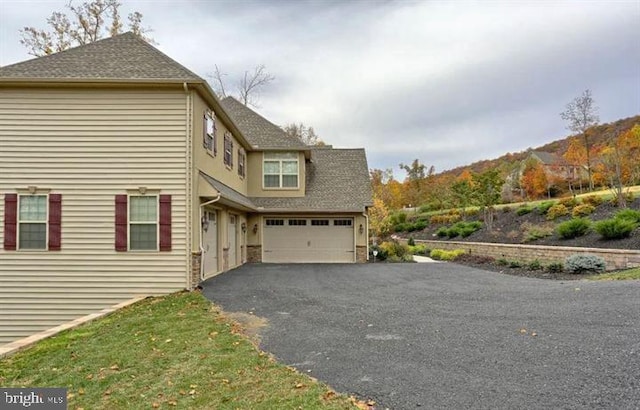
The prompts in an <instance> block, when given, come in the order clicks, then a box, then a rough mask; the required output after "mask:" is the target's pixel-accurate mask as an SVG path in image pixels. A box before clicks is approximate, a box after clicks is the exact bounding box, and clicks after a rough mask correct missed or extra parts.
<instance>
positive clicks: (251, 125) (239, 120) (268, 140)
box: [221, 97, 307, 150]
mask: <svg viewBox="0 0 640 410" xmlns="http://www.w3.org/2000/svg"><path fill="white" fill-rule="evenodd" d="M221 103H222V106H223V107H224V109H225V111H226V112H227V113H228V114H229V116H230V117H231V119H232V120H233V122H235V123H236V124H237V125H238V128H240V131H241V132H242V134H244V136H245V137H246V138H247V141H248V142H249V144H251V145H253V146H254V148H258V149H296V150H304V149H307V146H306V145H305V144H303V143H302V141H299V140H297V139H295V138H291V137H289V136H287V134H286V133H285V132H284V130H283V129H282V128H280V127H278V126H277V125H275V124H273V123H272V122H269V120H267V119H266V118H264V117H262V116H261V115H260V114H258V113H257V112H255V111H253V110H252V109H250V108H248V107H247V106H245V105H244V104H242V103H241V102H240V101H238V100H236V99H235V98H233V97H226V98H224V99H222V101H221Z"/></svg>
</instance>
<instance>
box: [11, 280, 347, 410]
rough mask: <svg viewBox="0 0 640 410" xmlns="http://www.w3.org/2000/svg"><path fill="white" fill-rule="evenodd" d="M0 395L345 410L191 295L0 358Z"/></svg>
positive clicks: (98, 404)
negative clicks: (45, 393)
mask: <svg viewBox="0 0 640 410" xmlns="http://www.w3.org/2000/svg"><path fill="white" fill-rule="evenodd" d="M0 386H3V387H66V388H67V389H68V403H69V406H68V408H69V409H80V408H84V409H141V408H146V409H152V408H188V409H198V408H201V409H232V408H233V409H236V408H241V409H275V408H287V409H297V408H304V409H353V408H357V407H356V403H355V401H354V400H353V399H350V398H347V397H345V396H342V395H338V394H336V393H334V392H333V391H331V390H330V389H329V388H328V387H326V386H324V385H322V384H320V383H318V382H316V381H314V380H313V379H311V378H309V377H307V376H306V375H303V374H300V373H297V372H296V371H294V370H293V369H291V368H288V367H286V366H283V365H281V364H278V363H276V362H275V361H274V360H273V359H272V358H271V357H270V356H269V355H267V354H265V353H263V352H260V351H258V350H257V349H256V347H255V346H254V345H253V344H252V343H251V342H250V341H249V340H248V339H247V338H246V337H244V336H243V335H242V334H241V329H240V328H239V325H237V324H236V323H235V322H231V321H230V320H228V319H225V318H224V317H223V316H222V315H221V313H220V312H219V310H218V308H217V307H216V306H215V305H212V304H211V303H210V302H208V301H207V300H206V299H205V298H204V297H203V296H202V295H201V294H200V293H198V292H194V293H187V292H183V293H176V294H172V295H169V296H165V297H161V298H153V299H146V300H144V301H141V302H139V303H137V304H135V305H132V306H129V307H127V308H125V309H122V310H120V311H118V312H116V313H114V314H112V315H109V316H107V317H105V318H102V319H100V320H97V321H95V322H92V323H89V324H87V325H84V326H81V327H79V328H76V329H74V330H70V331H66V332H63V333H61V334H59V335H57V336H54V337H52V338H49V339H46V340H43V341H42V342H39V343H37V344H36V345H34V346H33V347H31V348H29V349H27V350H25V351H22V352H18V353H17V354H15V355H13V356H10V357H7V358H4V359H0Z"/></svg>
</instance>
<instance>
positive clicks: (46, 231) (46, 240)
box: [16, 193, 49, 252]
mask: <svg viewBox="0 0 640 410" xmlns="http://www.w3.org/2000/svg"><path fill="white" fill-rule="evenodd" d="M25 196H28V197H33V196H43V197H45V199H44V200H45V218H44V221H21V220H20V202H21V201H22V197H25ZM21 223H44V248H37V249H35V248H26V249H24V248H20V224H21ZM16 250H18V251H22V252H44V251H48V250H49V194H48V193H46V194H44V193H43V194H38V193H36V194H18V203H17V209H16Z"/></svg>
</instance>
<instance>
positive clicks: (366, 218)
mask: <svg viewBox="0 0 640 410" xmlns="http://www.w3.org/2000/svg"><path fill="white" fill-rule="evenodd" d="M362 216H364V220H365V223H366V225H367V227H366V229H365V234H366V236H365V240H366V243H367V260H369V215H368V214H367V208H366V207H365V208H364V212H363V213H362Z"/></svg>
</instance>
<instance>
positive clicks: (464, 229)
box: [452, 221, 482, 238]
mask: <svg viewBox="0 0 640 410" xmlns="http://www.w3.org/2000/svg"><path fill="white" fill-rule="evenodd" d="M480 228H482V222H480V221H472V222H458V223H456V224H455V225H453V227H452V229H455V230H457V231H458V234H459V235H460V236H462V237H463V238H466V237H467V236H469V235H471V234H472V233H474V232H476V231H478V230H480Z"/></svg>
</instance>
